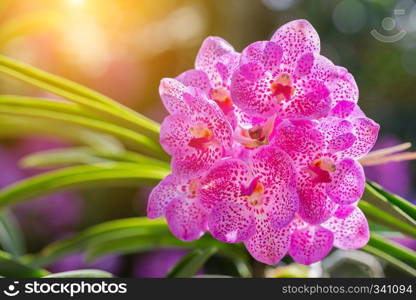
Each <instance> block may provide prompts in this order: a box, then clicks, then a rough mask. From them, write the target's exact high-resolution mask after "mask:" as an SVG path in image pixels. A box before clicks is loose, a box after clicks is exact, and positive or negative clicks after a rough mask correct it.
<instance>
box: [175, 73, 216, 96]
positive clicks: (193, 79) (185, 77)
mask: <svg viewBox="0 0 416 300" xmlns="http://www.w3.org/2000/svg"><path fill="white" fill-rule="evenodd" d="M176 79H177V80H178V81H180V82H181V83H183V84H184V85H185V86H191V87H195V88H198V89H200V90H201V91H203V92H205V93H206V94H207V95H209V93H210V91H211V83H210V81H209V78H208V76H207V74H206V73H205V72H204V71H200V70H188V71H186V72H183V73H182V74H180V75H179V76H178V77H176Z"/></svg>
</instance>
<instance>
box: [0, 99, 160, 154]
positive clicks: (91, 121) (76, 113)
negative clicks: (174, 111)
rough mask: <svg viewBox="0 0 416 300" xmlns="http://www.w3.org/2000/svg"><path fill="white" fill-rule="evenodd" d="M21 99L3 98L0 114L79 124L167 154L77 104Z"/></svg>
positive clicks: (156, 146) (137, 135) (151, 142)
mask: <svg viewBox="0 0 416 300" xmlns="http://www.w3.org/2000/svg"><path fill="white" fill-rule="evenodd" d="M21 100H22V97H12V96H6V97H3V98H0V114H4V115H11V116H23V117H30V118H40V119H46V120H52V121H56V122H62V123H64V124H71V125H77V126H81V127H84V128H89V129H93V130H97V131H101V132H104V133H107V134H111V135H114V136H116V137H119V138H121V139H123V140H125V141H129V142H130V143H134V144H135V145H137V147H136V148H137V149H140V150H142V151H145V150H147V152H148V153H151V154H155V153H156V154H159V155H163V154H164V152H163V150H162V149H161V148H160V145H159V144H158V143H156V142H154V141H153V140H152V139H150V138H148V137H147V136H144V135H142V134H140V133H137V132H135V131H132V130H130V129H127V128H124V127H121V126H118V125H115V124H113V123H111V122H108V121H105V120H100V119H98V118H97V117H96V116H95V115H91V114H88V113H86V112H84V111H83V110H81V109H79V108H78V107H76V106H74V105H71V104H67V103H58V102H52V101H48V100H44V99H33V98H25V99H24V101H21Z"/></svg>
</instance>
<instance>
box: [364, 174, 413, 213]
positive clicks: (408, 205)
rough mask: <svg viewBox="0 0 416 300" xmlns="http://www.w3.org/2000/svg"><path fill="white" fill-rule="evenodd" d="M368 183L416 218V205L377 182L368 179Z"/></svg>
mask: <svg viewBox="0 0 416 300" xmlns="http://www.w3.org/2000/svg"><path fill="white" fill-rule="evenodd" d="M367 185H369V186H370V187H372V188H373V189H374V190H376V191H377V192H378V193H380V194H381V195H383V196H384V197H385V198H386V199H387V200H388V201H389V202H390V203H391V204H393V205H395V206H396V207H398V208H400V209H401V210H402V211H403V212H404V213H406V214H407V215H409V216H410V217H412V218H413V220H416V206H415V205H414V204H412V203H411V202H410V201H407V200H406V199H403V198H402V197H400V196H398V195H395V194H392V193H389V192H387V191H386V190H384V189H383V188H382V187H381V186H380V185H378V184H377V183H375V182H371V181H368V182H367Z"/></svg>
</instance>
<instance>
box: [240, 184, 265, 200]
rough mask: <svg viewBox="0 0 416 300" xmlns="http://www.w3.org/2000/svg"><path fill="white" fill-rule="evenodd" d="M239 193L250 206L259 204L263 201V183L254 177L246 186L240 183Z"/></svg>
mask: <svg viewBox="0 0 416 300" xmlns="http://www.w3.org/2000/svg"><path fill="white" fill-rule="evenodd" d="M241 195H242V196H243V197H247V200H248V203H249V204H250V205H251V206H258V205H261V204H262V203H263V196H264V185H263V184H262V183H261V182H260V181H259V180H258V178H254V179H253V180H252V181H251V182H250V184H249V185H248V186H247V187H246V186H244V185H241Z"/></svg>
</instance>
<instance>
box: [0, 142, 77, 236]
mask: <svg viewBox="0 0 416 300" xmlns="http://www.w3.org/2000/svg"><path fill="white" fill-rule="evenodd" d="M62 146H63V144H62V143H60V142H57V141H53V140H47V139H40V138H30V139H25V140H22V141H20V142H19V143H18V144H16V145H14V146H13V147H12V146H10V147H2V148H0V163H1V165H2V172H1V175H0V187H5V186H7V185H9V184H12V183H14V182H16V181H18V180H21V179H24V178H26V177H30V176H33V175H37V174H39V173H41V172H40V171H39V170H34V169H32V170H22V169H19V167H18V162H19V159H20V158H22V157H23V156H25V155H27V154H29V153H33V152H36V151H41V150H50V149H53V148H57V147H62ZM82 208H83V203H82V199H81V198H80V197H79V196H78V195H76V194H75V193H73V192H62V193H59V194H52V195H48V196H43V197H40V198H38V199H35V200H33V201H29V202H25V203H21V204H18V205H16V206H15V207H14V209H13V211H14V212H15V214H16V216H17V218H18V220H19V222H20V224H21V226H22V227H23V229H24V230H25V229H27V232H30V234H31V236H32V235H35V236H39V237H42V238H45V239H47V240H51V239H55V238H56V237H57V236H60V235H62V234H63V233H65V232H67V231H70V230H72V229H73V228H74V227H75V226H77V225H78V224H79V223H80V222H81V218H82Z"/></svg>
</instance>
